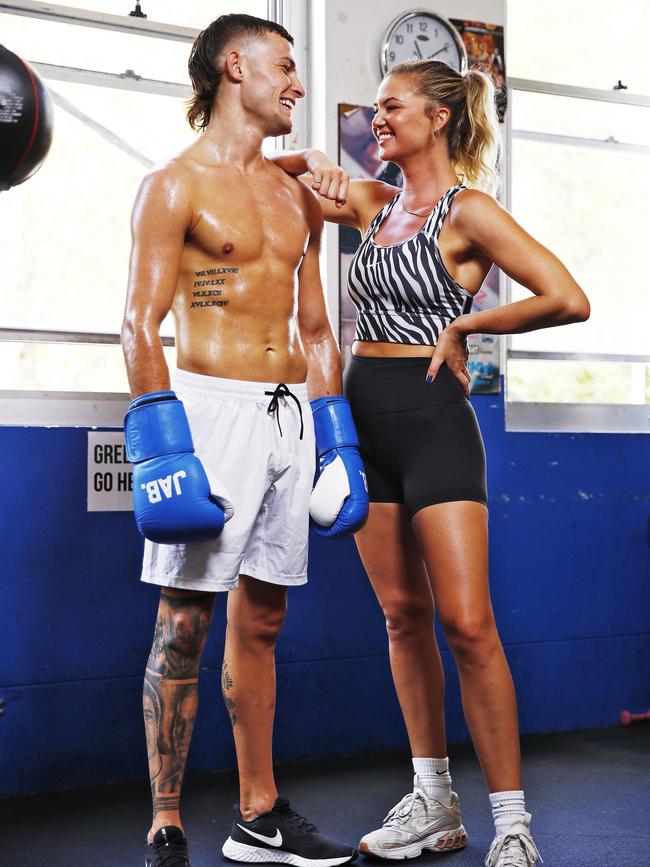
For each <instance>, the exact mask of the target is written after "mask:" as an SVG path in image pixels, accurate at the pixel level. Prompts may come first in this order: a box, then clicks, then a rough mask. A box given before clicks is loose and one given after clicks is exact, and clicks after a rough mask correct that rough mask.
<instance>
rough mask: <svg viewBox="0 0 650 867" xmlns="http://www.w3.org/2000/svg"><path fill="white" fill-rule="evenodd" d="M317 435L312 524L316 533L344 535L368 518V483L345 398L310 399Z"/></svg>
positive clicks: (311, 505)
mask: <svg viewBox="0 0 650 867" xmlns="http://www.w3.org/2000/svg"><path fill="white" fill-rule="evenodd" d="M310 404H311V409H312V413H313V416H314V432H315V434H316V457H317V466H316V483H315V485H314V490H313V491H312V494H311V499H310V501H309V514H310V516H311V519H312V527H313V529H314V531H315V532H316V533H318V535H319V536H346V535H348V534H350V533H354V532H356V531H357V530H359V529H360V528H361V527H362V526H363V525H364V524H365V522H366V518H367V517H368V485H367V483H366V474H365V471H364V468H363V463H362V461H361V455H360V454H359V438H358V437H357V432H356V429H355V427H354V421H353V420H352V411H351V410H350V404H349V403H348V401H347V399H346V398H344V397H339V396H335V397H319V398H316V400H312V401H310Z"/></svg>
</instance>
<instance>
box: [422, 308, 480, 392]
mask: <svg viewBox="0 0 650 867" xmlns="http://www.w3.org/2000/svg"><path fill="white" fill-rule="evenodd" d="M467 358H468V351H467V338H466V336H465V334H463V333H462V331H460V329H456V328H454V323H453V322H452V323H451V324H450V325H448V326H447V327H446V328H445V329H444V331H443V332H442V333H441V334H440V337H439V338H438V342H437V344H436V347H435V349H434V350H433V355H432V356H431V364H429V367H428V369H427V382H433V380H434V379H435V378H436V376H437V375H438V371H439V370H440V367H441V366H442V365H443V364H446V365H447V367H448V368H449V370H450V371H451V372H452V373H453V375H454V376H455V377H456V379H457V380H458V381H459V382H460V384H461V385H462V386H463V391H464V392H465V395H466V396H467V397H469V384H470V379H471V378H470V375H469V371H468V369H467Z"/></svg>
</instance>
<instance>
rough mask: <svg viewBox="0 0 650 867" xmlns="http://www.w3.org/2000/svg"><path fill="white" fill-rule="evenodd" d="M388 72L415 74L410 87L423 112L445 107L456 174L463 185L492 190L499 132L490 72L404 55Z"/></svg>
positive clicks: (495, 183) (496, 183)
mask: <svg viewBox="0 0 650 867" xmlns="http://www.w3.org/2000/svg"><path fill="white" fill-rule="evenodd" d="M389 75H415V76H416V77H417V83H416V86H415V89H416V90H417V92H418V93H421V94H422V96H424V97H426V99H427V108H426V112H427V115H428V116H429V117H433V114H434V111H435V108H436V105H444V106H445V107H446V108H448V109H450V111H451V117H450V119H449V121H448V123H447V124H446V126H445V134H446V137H447V143H448V146H449V157H450V159H451V162H452V164H453V166H454V170H455V172H456V174H457V175H459V176H460V177H461V178H462V180H463V182H464V183H466V184H467V185H468V186H470V187H475V188H477V189H479V190H484V191H485V192H488V193H492V194H495V193H496V191H497V189H498V186H499V174H498V171H499V161H500V156H501V148H500V144H501V136H500V132H499V117H498V115H497V107H496V98H495V97H496V91H495V87H494V83H493V81H492V79H491V78H490V76H489V75H488V74H487V73H485V72H482V71H481V70H479V69H470V70H468V71H467V72H465V73H460V72H456V70H455V69H452V68H451V66H449V65H448V64H447V63H444V62H443V61H441V60H408V61H406V62H405V63H399V64H398V65H397V66H394V67H393V68H392V69H391V71H390V73H389Z"/></svg>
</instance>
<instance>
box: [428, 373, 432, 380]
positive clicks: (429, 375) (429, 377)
mask: <svg viewBox="0 0 650 867" xmlns="http://www.w3.org/2000/svg"><path fill="white" fill-rule="evenodd" d="M427 382H433V377H432V376H431V374H430V373H428V374H427Z"/></svg>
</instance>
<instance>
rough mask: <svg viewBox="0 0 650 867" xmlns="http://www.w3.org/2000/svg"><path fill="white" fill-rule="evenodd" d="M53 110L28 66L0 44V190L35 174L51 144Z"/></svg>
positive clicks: (45, 90) (38, 79) (48, 96)
mask: <svg viewBox="0 0 650 867" xmlns="http://www.w3.org/2000/svg"><path fill="white" fill-rule="evenodd" d="M53 116H54V111H53V108H52V100H51V98H50V95H49V93H48V92H47V89H46V88H45V86H44V85H43V83H42V81H41V80H40V78H39V77H38V76H37V75H36V73H35V72H34V70H33V69H32V68H31V66H28V65H27V64H26V63H25V61H24V60H21V59H20V57H18V56H17V55H16V54H14V53H13V52H11V51H9V50H8V49H6V48H5V47H4V45H0V190H8V189H9V187H15V186H16V184H22V182H23V181H26V180H27V178H29V177H31V176H32V175H33V174H34V172H35V171H37V170H38V169H39V168H40V167H41V164H42V163H43V160H44V159H45V157H46V156H47V152H48V151H49V149H50V145H51V143H52V120H53Z"/></svg>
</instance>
